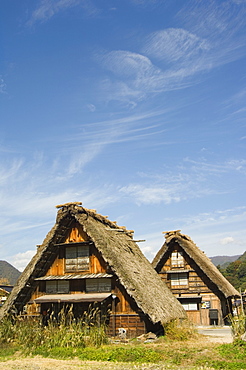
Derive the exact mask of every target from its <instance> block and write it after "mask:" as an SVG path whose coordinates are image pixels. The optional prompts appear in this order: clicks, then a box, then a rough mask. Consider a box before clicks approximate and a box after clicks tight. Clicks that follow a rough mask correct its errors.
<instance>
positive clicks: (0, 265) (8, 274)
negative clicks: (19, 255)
mask: <svg viewBox="0 0 246 370" xmlns="http://www.w3.org/2000/svg"><path fill="white" fill-rule="evenodd" d="M20 274H21V273H20V271H19V270H17V269H16V268H15V267H14V266H12V265H11V264H10V263H8V262H6V261H0V281H1V280H2V284H5V279H6V281H8V283H9V284H6V285H15V283H16V281H17V279H18V278H19V276H20Z"/></svg>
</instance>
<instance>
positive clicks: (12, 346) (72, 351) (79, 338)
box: [0, 309, 246, 370]
mask: <svg viewBox="0 0 246 370" xmlns="http://www.w3.org/2000/svg"><path fill="white" fill-rule="evenodd" d="M59 319H60V320H59V322H57V321H56V320H51V321H50V322H49V323H48V325H47V326H43V325H41V322H40V321H38V320H34V321H33V322H32V325H30V322H29V321H26V320H24V319H23V318H21V317H18V318H16V319H13V318H12V320H11V318H8V319H5V320H4V321H3V322H2V323H1V326H0V361H1V362H2V361H6V360H8V359H10V358H11V359H14V358H18V359H19V358H22V357H26V356H28V357H29V358H31V357H33V356H39V358H40V356H41V357H45V358H52V359H64V360H65V359H75V358H76V359H79V360H80V361H105V362H107V363H117V362H121V363H125V364H132V365H131V366H132V367H128V365H126V366H124V364H123V365H122V364H121V368H126V369H128V368H136V369H143V368H144V369H148V368H151V369H180V368H182V369H193V370H194V369H197V370H198V369H200V370H202V369H204V370H205V369H207V370H209V369H224V370H234V369H235V370H236V369H246V361H245V358H246V342H244V341H242V340H240V339H237V340H236V341H234V343H233V344H223V345H217V344H215V343H211V342H209V341H207V340H204V337H203V336H201V335H199V334H198V333H197V332H196V331H195V330H194V328H193V327H190V325H189V323H187V322H183V323H182V324H181V325H180V324H178V322H177V321H173V322H171V323H169V324H167V325H165V333H166V335H165V336H164V337H160V338H158V339H157V340H156V341H154V342H152V343H147V342H146V343H143V342H142V341H139V340H137V339H133V340H130V341H129V342H128V343H121V342H114V341H110V342H109V341H108V339H107V337H106V334H105V327H104V325H102V326H101V325H100V324H99V315H98V310H96V309H91V311H90V312H89V313H87V314H86V315H85V317H84V318H83V320H81V321H80V322H76V321H75V320H74V318H73V316H72V314H71V313H68V315H64V314H63V315H61V317H60V318H59ZM141 364H149V365H143V367H142V365H141ZM151 364H152V365H151ZM93 368H94V367H93ZM99 368H100V367H99ZM111 368H112V369H113V368H114V367H110V369H111ZM117 368H118V367H117ZM115 369H116V367H115Z"/></svg>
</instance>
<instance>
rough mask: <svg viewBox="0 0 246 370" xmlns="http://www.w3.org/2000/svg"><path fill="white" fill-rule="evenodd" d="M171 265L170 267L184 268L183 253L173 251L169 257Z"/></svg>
mask: <svg viewBox="0 0 246 370" xmlns="http://www.w3.org/2000/svg"><path fill="white" fill-rule="evenodd" d="M171 265H172V267H184V258H183V253H182V252H178V251H173V252H172V255H171Z"/></svg>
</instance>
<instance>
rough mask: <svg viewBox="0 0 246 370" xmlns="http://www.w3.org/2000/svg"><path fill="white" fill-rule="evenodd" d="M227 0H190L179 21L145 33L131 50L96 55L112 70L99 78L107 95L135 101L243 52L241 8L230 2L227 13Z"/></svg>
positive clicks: (191, 80)
mask: <svg viewBox="0 0 246 370" xmlns="http://www.w3.org/2000/svg"><path fill="white" fill-rule="evenodd" d="M229 3H230V5H231V1H225V2H224V3H223V4H221V3H220V2H218V1H211V2H209V4H207V3H206V4H205V3H203V2H197V3H196V5H192V4H191V3H190V2H189V4H188V5H187V6H186V5H184V7H183V9H182V11H180V12H179V13H178V15H177V18H180V21H181V23H183V27H179V28H177V27H176V28H175V27H172V28H166V29H162V30H158V31H156V32H154V33H151V34H149V35H147V36H146V38H145V39H143V42H142V46H141V47H140V49H139V50H136V51H135V52H133V51H129V50H114V51H109V52H106V53H105V54H104V55H103V56H101V57H100V58H98V60H99V61H100V63H101V64H102V66H103V68H104V69H107V70H109V71H110V72H111V75H108V79H106V80H104V83H103V84H101V87H102V89H104V90H105V92H106V93H107V97H108V99H109V100H110V99H111V100H118V101H121V102H131V104H132V106H135V105H136V104H137V103H138V102H139V101H141V100H143V99H145V98H146V97H147V96H148V95H149V94H156V93H162V92H167V91H172V90H175V89H183V88H186V87H188V86H190V85H193V84H196V83H199V82H200V81H201V80H202V79H204V78H205V77H206V75H207V73H209V72H210V71H212V70H213V69H214V68H217V67H218V66H221V65H224V64H226V63H230V62H232V61H235V60H237V59H239V58H241V57H242V56H243V55H245V44H246V40H245V37H243V36H242V34H244V32H243V29H244V27H245V23H244V15H245V11H244V10H242V9H241V8H242V7H239V5H235V6H234V8H233V11H232V13H231V7H230V9H229V7H228V6H227V5H228V4H229ZM110 92H111V93H110Z"/></svg>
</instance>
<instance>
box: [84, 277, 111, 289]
mask: <svg viewBox="0 0 246 370" xmlns="http://www.w3.org/2000/svg"><path fill="white" fill-rule="evenodd" d="M86 292H111V279H107V278H101V279H99V278H97V279H86Z"/></svg>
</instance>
